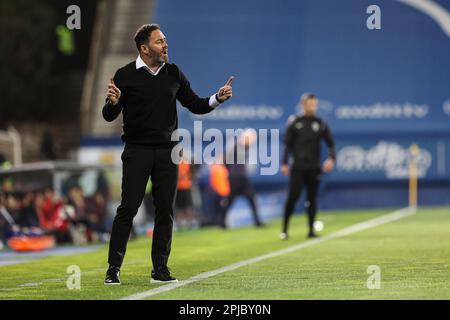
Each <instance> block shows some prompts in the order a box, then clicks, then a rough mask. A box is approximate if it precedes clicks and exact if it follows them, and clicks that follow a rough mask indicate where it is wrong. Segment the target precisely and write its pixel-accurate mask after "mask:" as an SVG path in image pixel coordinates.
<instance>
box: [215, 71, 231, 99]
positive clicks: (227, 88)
mask: <svg viewBox="0 0 450 320" xmlns="http://www.w3.org/2000/svg"><path fill="white" fill-rule="evenodd" d="M233 80H234V76H231V77H230V78H229V79H228V81H227V83H226V84H225V85H224V86H223V87H222V88H220V89H219V91H218V92H217V100H218V101H219V102H220V103H222V102H225V101H227V100H228V99H230V98H231V97H232V96H233V88H231V82H232V81H233Z"/></svg>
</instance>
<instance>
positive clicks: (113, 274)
mask: <svg viewBox="0 0 450 320" xmlns="http://www.w3.org/2000/svg"><path fill="white" fill-rule="evenodd" d="M104 284H107V285H119V284H120V268H119V267H114V266H111V267H109V268H108V271H106V278H105V282H104Z"/></svg>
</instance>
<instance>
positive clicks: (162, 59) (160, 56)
mask: <svg viewBox="0 0 450 320" xmlns="http://www.w3.org/2000/svg"><path fill="white" fill-rule="evenodd" d="M165 52H166V53H165V54H164V53H158V52H156V51H153V50H152V49H149V54H148V57H149V58H150V59H151V60H152V61H153V62H155V64H163V63H167V62H169V54H168V53H167V51H165Z"/></svg>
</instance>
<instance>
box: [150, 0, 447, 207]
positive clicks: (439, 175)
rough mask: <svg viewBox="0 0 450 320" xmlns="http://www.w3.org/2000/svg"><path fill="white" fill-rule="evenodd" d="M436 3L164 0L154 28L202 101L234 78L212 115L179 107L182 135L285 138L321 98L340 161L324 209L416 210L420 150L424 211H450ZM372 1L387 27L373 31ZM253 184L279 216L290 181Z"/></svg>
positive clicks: (442, 43)
mask: <svg viewBox="0 0 450 320" xmlns="http://www.w3.org/2000/svg"><path fill="white" fill-rule="evenodd" d="M428 3H429V4H428V8H418V7H416V6H414V0H403V1H386V0H383V1H379V0H377V1H372V0H371V1H366V0H340V1H331V0H326V1H325V0H302V1H298V0H284V1H275V0H271V1H261V0H245V1H243V0H230V1H226V2H220V1H211V0H194V1H184V0H171V1H157V2H156V10H155V13H154V16H152V17H150V20H151V21H152V22H156V23H159V24H160V25H161V27H162V29H163V32H164V33H165V35H166V37H167V39H168V42H169V48H170V49H169V51H170V52H169V53H170V59H171V62H175V63H176V64H178V65H179V66H180V67H181V69H182V70H183V71H184V73H185V74H186V75H187V76H188V78H189V79H190V81H191V85H192V87H193V88H194V89H195V90H196V91H197V92H198V93H199V94H200V95H203V96H207V95H209V94H212V93H213V92H215V91H216V90H217V88H218V87H219V86H221V85H223V84H224V83H225V81H226V80H227V78H228V76H230V75H234V76H235V77H236V79H235V81H234V83H233V99H232V100H231V101H230V102H228V103H226V104H225V105H223V106H221V107H220V108H218V109H217V110H215V111H213V112H212V113H211V114H209V115H207V116H204V117H196V116H194V115H192V114H190V113H189V112H188V111H187V110H186V109H184V108H182V107H180V108H179V119H180V121H179V123H180V127H182V128H187V129H189V130H192V129H193V120H198V119H203V120H204V121H203V128H204V129H207V128H220V129H222V130H223V129H225V128H246V127H252V128H255V129H259V128H268V129H280V141H282V139H283V135H284V128H285V124H286V121H287V119H288V117H289V115H291V114H293V113H296V112H297V111H298V100H299V96H300V95H301V94H302V93H303V92H305V91H310V92H314V93H316V94H317V95H318V96H319V98H320V101H319V110H318V113H319V115H320V116H321V117H323V118H324V119H325V120H326V121H327V122H328V123H329V124H330V126H331V128H332V131H333V133H334V135H335V139H336V144H337V154H338V162H337V167H336V170H335V171H334V172H333V173H332V174H328V175H324V176H323V182H322V184H321V188H320V207H321V208H357V207H381V206H384V207H386V206H392V207H398V206H405V205H407V202H408V194H407V185H408V182H407V178H406V176H407V168H408V164H407V163H408V148H409V147H410V146H411V145H412V144H413V143H416V144H418V145H419V146H420V148H421V154H420V157H419V173H420V175H421V177H420V183H419V184H420V193H419V204H420V205H438V204H450V2H448V1H446V0H434V1H431V7H432V8H431V9H432V10H434V11H433V12H434V14H433V13H430V11H429V9H430V1H428ZM372 4H376V5H378V6H379V7H380V9H381V30H369V29H368V28H367V27H366V20H367V18H368V17H369V15H370V14H368V13H366V9H367V7H368V6H369V5H372ZM251 178H252V180H253V181H254V183H255V188H256V189H257V190H259V191H260V192H262V193H264V192H267V196H264V197H259V198H258V201H259V203H260V204H261V206H262V207H267V208H271V210H272V211H278V213H277V214H279V213H280V211H281V209H282V203H283V201H284V197H285V190H286V188H287V178H285V177H283V176H281V174H277V175H274V176H260V175H259V174H258V171H257V170H256V171H254V173H253V174H252V177H251ZM205 180H206V177H204V179H203V182H204V181H205ZM264 201H269V202H270V203H268V204H267V205H266V203H265V202H264ZM240 205H241V203H238V204H237V205H236V208H240ZM242 205H243V204H242ZM299 206H301V202H299ZM299 208H300V207H299ZM236 210H237V209H236ZM245 210H246V209H245Z"/></svg>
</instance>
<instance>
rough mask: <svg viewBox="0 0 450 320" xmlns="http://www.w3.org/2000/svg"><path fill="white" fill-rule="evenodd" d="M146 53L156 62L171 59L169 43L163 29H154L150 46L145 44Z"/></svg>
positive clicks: (160, 62) (159, 62)
mask: <svg viewBox="0 0 450 320" xmlns="http://www.w3.org/2000/svg"><path fill="white" fill-rule="evenodd" d="M144 53H145V54H146V55H148V57H149V58H150V59H151V60H153V61H154V62H155V63H156V64H162V63H163V62H166V63H167V62H168V61H169V45H168V44H167V41H166V37H165V36H164V33H162V32H161V30H154V31H153V32H152V33H151V34H150V38H149V42H148V46H145V49H144Z"/></svg>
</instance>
